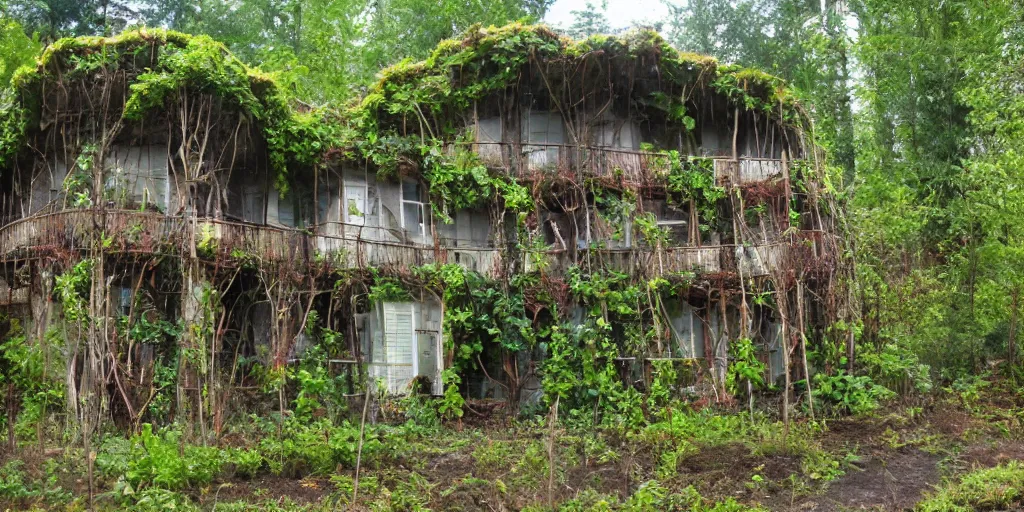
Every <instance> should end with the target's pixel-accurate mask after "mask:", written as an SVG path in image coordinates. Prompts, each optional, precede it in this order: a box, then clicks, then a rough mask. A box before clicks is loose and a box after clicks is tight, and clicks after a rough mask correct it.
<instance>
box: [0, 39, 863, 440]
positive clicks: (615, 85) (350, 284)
mask: <svg viewBox="0 0 1024 512" xmlns="http://www.w3.org/2000/svg"><path fill="white" fill-rule="evenodd" d="M508 41H514V42H515V45H517V46H515V47H514V48H511V49H509V48H508V47H507V46H508V45H507V44H506V43H508ZM508 44H511V43H508ZM503 45H505V46H503ZM203 52H207V53H203ZM502 52H506V53H502ZM99 55H102V56H103V57H102V58H101V57H99ZM500 55H506V61H501V62H499V61H498V60H497V59H498V57H496V56H500ZM189 59H197V61H189ZM456 61H457V62H456ZM197 62H198V63H199V64H200V65H198V66H196V67H195V68H190V67H189V66H191V65H195V64H196V63H197ZM506 62H507V63H506ZM499 64H500V65H499ZM225 70H226V71H225ZM160 73H163V74H164V75H166V76H165V79H166V80H167V81H171V82H173V83H171V85H167V86H166V87H164V88H163V89H159V90H158V89H156V88H155V83H156V82H155V81H154V80H152V79H151V78H152V75H154V74H160ZM203 73H207V75H204V74H203ZM225 77H227V78H225ZM239 81H242V82H241V83H240V82H239ZM274 88H275V86H274V85H273V83H272V82H271V81H270V80H269V79H266V78H265V77H263V76H262V75H258V74H256V73H254V72H252V71H249V70H245V69H244V67H242V66H241V65H240V64H238V63H237V62H236V61H234V60H233V58H231V57H230V55H227V54H226V52H224V50H223V49H222V48H220V47H219V46H217V45H215V44H213V43H212V42H209V41H206V40H201V39H200V38H189V37H187V36H181V35H176V34H165V33H135V34H133V35H129V36H122V37H121V38H119V39H116V40H100V41H79V42H78V43H68V42H64V43H61V44H58V45H57V47H55V48H51V49H50V50H48V52H47V54H46V55H44V57H43V60H42V62H41V64H40V65H39V68H38V69H37V70H36V71H35V73H33V74H31V75H29V76H28V77H26V78H23V81H22V82H21V85H20V89H19V91H18V97H17V98H14V99H13V101H12V103H11V105H10V106H9V107H8V108H7V110H6V111H5V114H6V115H7V116H8V118H9V119H12V120H15V121H17V122H18V123H22V124H21V125H19V126H23V127H24V129H23V130H22V131H21V133H17V135H18V137H17V138H16V142H12V143H9V144H8V145H7V146H5V147H4V148H3V149H4V151H0V154H6V155H7V158H6V160H4V161H3V167H2V169H3V171H2V181H0V218H2V222H0V225H2V227H0V263H2V265H3V267H2V269H3V272H2V274H0V307H2V308H3V309H4V310H5V311H6V314H7V315H8V316H9V317H12V318H19V319H21V324H22V328H23V329H24V331H25V333H26V336H27V337H28V338H30V339H33V340H38V341H39V342H40V343H45V342H46V340H47V339H48V337H49V338H50V339H53V338H55V337H57V338H60V339H62V340H63V341H62V342H61V343H60V344H59V346H51V347H50V348H49V349H48V350H52V351H54V354H55V357H60V358H62V360H63V361H64V362H65V365H66V368H67V379H66V380H67V391H66V402H67V406H68V408H69V409H70V410H72V411H75V414H77V415H78V416H79V417H80V418H84V417H86V416H88V415H89V414H93V415H101V414H110V415H112V416H115V417H122V418H128V419H130V420H131V421H132V422H138V421H141V420H142V419H144V418H150V417H151V416H152V415H153V414H156V413H153V412H151V411H150V409H149V407H150V404H151V400H152V398H153V396H155V394H156V393H158V392H165V391H166V389H170V387H172V386H173V388H174V389H175V390H176V392H175V396H176V398H175V400H174V404H173V405H170V406H168V408H167V409H166V411H165V412H166V413H167V414H185V413H188V414H190V415H192V417H194V418H196V420H197V421H199V422H200V423H201V424H203V425H204V428H205V425H207V424H209V425H210V427H211V428H213V429H217V428H219V426H220V425H221V424H222V423H221V422H222V421H223V415H225V414H229V413H230V410H231V407H230V405H229V404H230V403H231V400H232V397H233V394H234V393H236V389H238V388H246V387H252V386H257V385H260V384H262V383H260V382H257V381H258V380H259V379H258V377H255V375H257V372H255V371H254V368H261V369H274V368H286V367H287V366H288V365H289V364H290V362H292V361H295V360H299V359H302V358H304V357H307V355H308V354H309V353H310V350H311V349H313V348H316V350H317V351H318V352H317V354H319V356H321V357H325V361H326V362H327V364H328V367H329V369H330V371H331V372H332V373H333V374H336V375H347V376H348V378H349V379H350V383H351V390H350V392H352V393H356V392H358V389H360V387H361V385H362V383H363V382H364V381H365V377H366V376H368V377H369V378H370V380H371V381H373V382H376V383H378V384H379V385H382V386H384V388H385V389H386V390H387V391H388V392H391V393H405V392H408V391H409V389H410V386H411V385H412V382H413V380H414V379H417V378H420V379H422V380H423V381H424V382H425V383H426V384H427V387H426V388H425V389H429V390H430V391H431V392H433V393H435V394H441V393H443V392H444V390H445V384H451V385H453V386H455V385H456V384H452V383H454V382H456V380H454V379H448V378H446V377H442V374H443V372H444V371H445V370H446V369H447V368H452V369H453V370H454V372H455V373H457V374H459V375H460V376H461V379H460V381H461V384H459V385H457V388H458V389H459V390H460V391H461V392H462V393H463V394H464V395H467V396H471V397H491V398H503V399H509V400H516V401H530V400H536V399H538V398H539V396H540V395H541V394H543V393H544V392H545V391H547V392H549V393H550V392H551V391H550V390H544V389H543V386H544V384H543V382H545V379H551V378H552V377H551V375H553V370H551V369H550V368H549V369H547V370H546V365H547V364H548V363H547V361H548V359H549V358H550V357H551V356H552V353H553V351H555V350H557V349H556V348H554V347H556V346H557V345H556V339H557V333H564V332H572V330H573V329H574V328H580V329H586V328H587V326H588V325H589V326H598V328H599V330H598V332H599V333H602V334H600V337H602V339H605V338H606V339H608V340H610V343H611V344H612V345H614V347H616V348H614V349H612V350H611V352H608V351H604V352H601V354H600V355H593V356H592V357H595V358H597V360H602V361H603V360H604V359H611V360H613V361H608V362H607V364H608V365H609V366H608V367H609V368H616V369H617V371H618V374H619V376H620V378H621V382H622V383H623V384H622V385H623V386H625V387H629V388H635V389H639V390H641V391H643V390H644V389H645V386H647V385H649V383H650V379H651V378H652V377H651V372H652V371H655V370H656V369H657V368H662V367H664V364H661V363H659V364H657V365H654V364H653V363H657V362H659V361H664V362H668V364H670V365H675V367H676V368H687V369H689V370H687V373H686V376H684V377H682V378H680V382H679V384H680V385H681V386H693V385H699V386H703V387H699V389H704V390H709V389H712V388H713V389H714V394H715V395H716V396H724V395H725V393H724V389H723V386H724V384H725V382H726V380H727V375H726V374H727V370H728V364H729V361H730V348H729V347H730V340H734V339H739V338H743V339H750V340H752V341H753V342H754V344H755V346H757V347H759V348H760V351H759V353H760V356H759V357H760V359H762V360H763V361H764V362H766V363H767V366H768V370H767V371H768V372H769V375H768V377H769V378H770V379H772V380H776V379H782V377H783V376H785V375H786V374H787V369H788V370H789V372H788V373H789V374H791V375H793V376H798V375H800V374H802V373H803V372H805V371H806V368H807V367H808V363H807V362H806V358H803V359H804V360H803V362H802V363H800V362H799V356H800V355H803V354H804V351H803V349H802V348H801V346H802V345H803V344H806V343H818V344H823V343H840V344H841V343H842V340H843V339H845V338H844V336H845V335H844V334H843V333H838V334H837V333H835V332H830V331H829V327H830V326H831V325H833V324H834V323H836V322H837V321H839V320H841V319H843V318H844V315H845V313H846V312H845V306H844V304H845V301H844V297H843V292H842V291H841V290H842V282H843V274H842V272H843V271H842V268H843V263H842V259H841V257H840V256H841V253H840V247H841V243H840V239H839V238H838V236H837V233H836V231H837V229H836V218H837V215H839V212H838V209H837V208H836V206H835V204H834V201H833V200H832V199H831V196H830V194H829V192H828V190H827V187H826V185H825V183H826V181H825V177H824V174H823V170H822V167H821V165H820V164H819V158H820V155H818V154H817V153H816V151H815V150H814V147H813V145H812V144H811V143H810V142H809V141H808V139H807V137H806V135H805V134H804V132H803V126H804V124H805V121H804V118H803V116H802V114H801V112H800V110H799V107H798V106H797V105H795V104H793V103H792V102H791V99H790V97H789V95H788V93H787V92H786V90H785V87H784V85H782V84H781V83H779V82H778V81H777V80H775V79H773V78H771V77H767V76H765V75H761V74H758V73H754V72H749V71H745V70H733V69H731V68H727V67H719V66H718V65H717V63H715V62H714V61H713V60H711V59H706V58H701V57H696V56H688V55H686V54H679V53H678V52H675V50H672V49H670V48H668V47H667V46H665V45H664V43H662V42H660V40H658V39H657V38H656V36H653V35H651V34H643V33H642V34H640V35H637V36H635V37H634V39H632V40H628V39H627V40H614V39H608V40H605V39H594V40H591V41H588V42H576V43H573V42H567V41H564V40H560V39H558V38H557V37H556V36H554V35H552V34H550V33H549V32H547V31H546V29H543V28H536V27H518V26H513V27H506V28H504V29H496V30H495V29H492V30H491V31H486V30H480V31H479V32H475V33H473V34H469V35H467V36H466V39H465V40H464V41H460V42H457V43H452V44H447V43H446V44H444V45H442V47H441V48H439V50H438V52H437V53H435V55H434V56H432V57H431V59H430V60H428V61H427V62H425V63H419V64H415V65H408V66H400V67H398V68H394V69H391V70H388V71H386V72H385V74H384V77H383V78H382V80H381V82H380V83H379V84H377V85H375V86H374V87H373V88H371V90H370V92H369V94H368V95H367V97H366V99H364V101H363V102H362V104H361V105H360V106H358V107H355V108H353V109H352V110H351V111H347V112H343V113H340V114H335V113H331V112H330V111H326V112H319V111H318V112H306V111H303V110H304V108H300V109H298V110H296V109H294V108H292V107H291V106H287V104H284V105H285V106H282V102H283V100H280V98H279V95H280V93H279V92H278V91H276V90H275V89H274ZM157 97H158V98H159V99H154V98H157ZM285 107H287V109H286V110H287V111H286V112H282V109H285ZM8 125H14V123H13V122H11V123H8ZM16 131H17V130H15V132H16ZM12 133H13V132H12ZM313 143H315V144H313ZM83 262H86V264H85V265H83ZM453 266H455V267H458V269H460V270H453V268H454V267H453ZM75 272H78V273H79V275H81V276H82V277H83V278H82V279H81V280H80V281H71V280H70V279H69V276H73V275H75ZM453 272H454V274H458V276H459V277H458V279H456V278H453V277H451V275H454V274H453ZM466 276H470V277H466ZM459 279H462V280H461V281H460V280H459ZM599 282H600V283H614V284H612V285H608V288H607V289H601V290H589V289H587V288H586V286H588V284H594V283H599ZM485 288H486V290H485ZM488 290H489V291H493V292H494V293H485V292H486V291H488ZM615 293H619V294H620V295H614V296H613V295H612V294H615ZM626 295H628V296H629V297H630V298H629V300H631V301H633V302H632V303H629V304H627V303H625V302H624V301H623V299H622V297H624V296H626ZM616 301H617V302H616ZM76 311H78V312H84V313H85V315H84V316H81V315H76ZM160 322H162V323H160ZM488 322H489V323H488ZM158 323H160V325H163V326H164V328H163V330H154V329H151V328H149V327H148V326H152V325H156V324H158ZM609 324H610V325H609ZM488 326H490V327H488ZM552 326H554V330H552ZM573 326H576V327H573ZM48 332H50V333H54V332H56V333H59V336H54V335H53V334H50V335H49V336H48V334H47V333H48ZM552 332H555V333H556V334H552ZM581 332H586V331H581ZM154 333H155V334H154ZM582 336H583V337H584V338H586V336H588V335H586V334H584V335H582ZM595 336H596V335H595ZM577 343H578V344H579V347H582V348H578V349H574V350H581V351H582V352H573V353H574V354H576V356H574V357H577V358H578V357H580V355H579V354H580V353H583V354H586V353H587V352H586V350H589V349H587V348H586V347H587V346H588V345H587V343H588V342H587V341H586V340H585V339H584V340H583V341H580V340H577ZM840 346H842V345H840ZM787 348H788V351H787ZM612 352H614V353H612ZM587 357H590V356H587ZM567 364H569V367H571V364H570V363H567ZM602 364H603V363H602ZM655 366H656V367H657V368H655ZM160 368H173V372H174V373H173V375H174V378H173V379H170V380H169V381H163V382H157V380H158V377H157V376H158V375H159V369H160ZM155 375H156V376H155ZM684 381H685V382H684ZM694 389H697V388H694ZM161 390H164V391H161ZM82 397H85V398H94V399H96V400H93V401H91V402H90V401H89V400H80V399H79V398H82ZM147 411H150V412H147Z"/></svg>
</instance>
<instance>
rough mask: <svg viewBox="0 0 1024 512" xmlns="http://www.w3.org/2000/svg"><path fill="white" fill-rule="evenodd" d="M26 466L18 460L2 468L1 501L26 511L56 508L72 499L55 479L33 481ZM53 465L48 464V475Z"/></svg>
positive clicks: (0, 473) (0, 479) (0, 468)
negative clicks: (36, 508) (34, 508)
mask: <svg viewBox="0 0 1024 512" xmlns="http://www.w3.org/2000/svg"><path fill="white" fill-rule="evenodd" d="M24 465H25V464H24V463H23V462H22V461H20V460H17V459H14V460H9V461H7V462H6V463H5V464H4V465H3V466H2V467H0V501H3V502H4V503H6V504H8V505H15V506H18V507H22V508H24V509H28V508H31V507H33V506H42V505H47V504H49V505H50V506H53V507H56V506H58V505H59V504H61V503H63V502H66V501H68V500H69V498H70V493H68V492H67V491H65V490H64V489H62V488H61V487H60V486H58V485H57V482H56V478H55V477H52V476H50V477H48V478H47V481H45V482H35V481H31V480H30V479H29V478H28V477H27V475H25V472H24V471H22V467H23V466H24ZM51 469H52V465H50V464H47V473H51Z"/></svg>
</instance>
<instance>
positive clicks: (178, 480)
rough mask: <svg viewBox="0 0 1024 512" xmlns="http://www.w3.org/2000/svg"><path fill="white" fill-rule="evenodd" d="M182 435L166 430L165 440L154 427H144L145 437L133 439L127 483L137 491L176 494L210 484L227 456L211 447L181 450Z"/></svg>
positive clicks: (193, 447) (145, 425) (126, 473)
mask: <svg viewBox="0 0 1024 512" xmlns="http://www.w3.org/2000/svg"><path fill="white" fill-rule="evenodd" d="M180 438H181V433H180V432H177V431H175V430H167V431H165V432H164V433H163V435H162V436H160V435H157V434H154V433H153V426H152V425H150V424H148V423H147V424H144V425H143V426H142V433H141V434H139V435H138V436H135V437H134V438H132V443H133V445H132V450H133V451H132V458H131V459H130V460H129V461H128V469H127V471H126V472H125V480H126V481H127V482H128V483H129V484H131V485H132V486H133V487H134V488H135V489H142V488H145V487H159V488H161V489H167V490H171V491H176V490H180V489H184V488H186V487H190V486H195V485H203V484H208V483H210V482H211V481H212V480H213V477H214V476H216V474H217V473H219V472H220V469H221V465H222V464H223V463H224V462H225V461H226V460H225V459H226V457H225V452H222V451H220V450H218V449H217V448H212V447H203V446H192V445H186V446H185V447H184V448H183V449H182V448H181V447H180V446H179V442H180Z"/></svg>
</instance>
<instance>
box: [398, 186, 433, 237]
mask: <svg viewBox="0 0 1024 512" xmlns="http://www.w3.org/2000/svg"><path fill="white" fill-rule="evenodd" d="M402 228H404V229H405V230H406V232H408V233H410V234H412V235H414V236H425V235H426V234H427V205H426V203H424V202H423V187H422V186H421V185H420V183H419V182H417V181H403V182H402Z"/></svg>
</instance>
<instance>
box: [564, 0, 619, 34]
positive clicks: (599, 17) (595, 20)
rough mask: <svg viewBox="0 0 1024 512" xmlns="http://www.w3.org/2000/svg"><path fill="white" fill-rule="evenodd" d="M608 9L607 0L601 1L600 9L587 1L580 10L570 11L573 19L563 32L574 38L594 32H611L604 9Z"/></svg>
mask: <svg viewBox="0 0 1024 512" xmlns="http://www.w3.org/2000/svg"><path fill="white" fill-rule="evenodd" d="M607 10H608V2H607V0H602V1H601V6H600V9H598V7H597V6H595V5H594V4H593V3H591V2H587V4H586V8H585V9H584V10H582V11H579V10H576V11H571V14H572V15H573V17H575V19H574V20H573V22H572V25H570V26H569V28H568V29H566V31H565V33H566V34H567V35H569V36H570V37H574V38H576V39H584V38H587V37H590V36H592V35H595V34H608V33H611V31H612V28H611V25H610V24H609V23H608V17H607V16H606V15H605V11H607Z"/></svg>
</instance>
